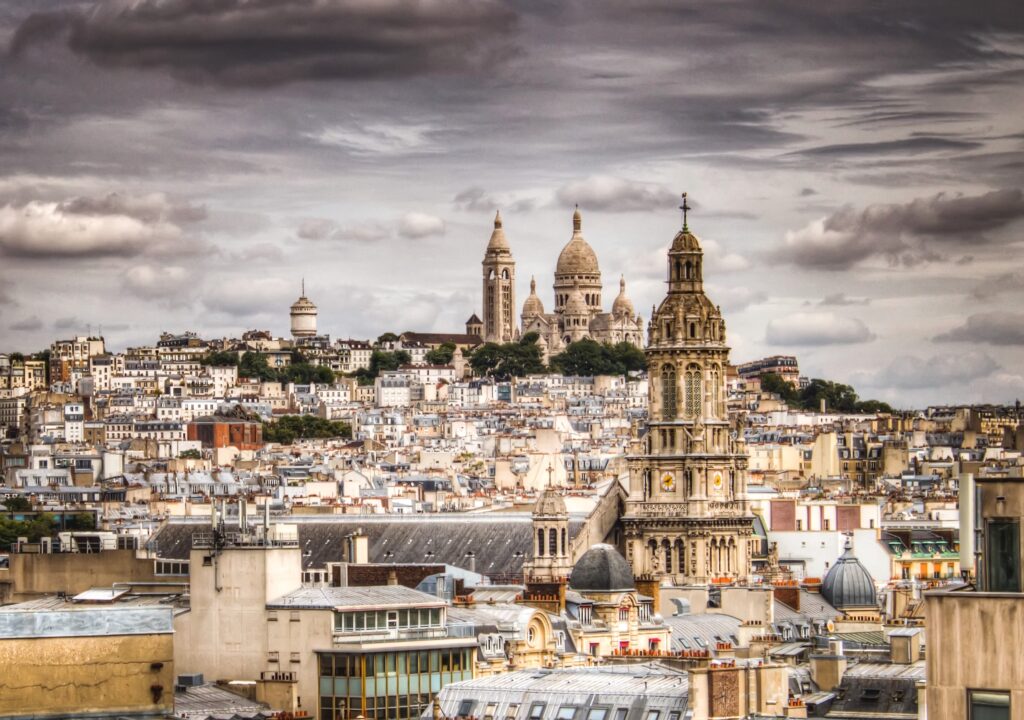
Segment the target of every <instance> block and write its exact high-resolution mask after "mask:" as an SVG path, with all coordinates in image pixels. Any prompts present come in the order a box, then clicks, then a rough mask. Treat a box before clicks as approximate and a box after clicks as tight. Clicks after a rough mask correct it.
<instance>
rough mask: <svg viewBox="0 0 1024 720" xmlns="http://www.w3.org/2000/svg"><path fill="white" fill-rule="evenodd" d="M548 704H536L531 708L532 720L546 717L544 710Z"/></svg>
mask: <svg viewBox="0 0 1024 720" xmlns="http://www.w3.org/2000/svg"><path fill="white" fill-rule="evenodd" d="M546 706H547V703H542V702H535V703H534V704H533V705H531V706H530V720H540V719H541V717H543V716H544V708H545V707H546Z"/></svg>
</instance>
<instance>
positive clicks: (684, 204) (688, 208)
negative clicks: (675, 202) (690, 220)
mask: <svg viewBox="0 0 1024 720" xmlns="http://www.w3.org/2000/svg"><path fill="white" fill-rule="evenodd" d="M679 209H680V210H682V211H683V231H684V232H685V231H686V230H688V229H689V228H687V227H686V213H688V212H689V211H690V206H689V205H688V204H687V203H686V193H683V204H682V205H680V206H679Z"/></svg>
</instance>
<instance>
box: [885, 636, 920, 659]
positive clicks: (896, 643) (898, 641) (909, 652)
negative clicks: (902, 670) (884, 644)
mask: <svg viewBox="0 0 1024 720" xmlns="http://www.w3.org/2000/svg"><path fill="white" fill-rule="evenodd" d="M889 657H890V659H891V660H892V661H893V662H894V663H896V664H897V665H913V664H914V663H916V662H917V661H918V660H920V659H921V630H920V628H905V629H902V630H896V631H894V632H893V633H892V634H891V635H890V636H889Z"/></svg>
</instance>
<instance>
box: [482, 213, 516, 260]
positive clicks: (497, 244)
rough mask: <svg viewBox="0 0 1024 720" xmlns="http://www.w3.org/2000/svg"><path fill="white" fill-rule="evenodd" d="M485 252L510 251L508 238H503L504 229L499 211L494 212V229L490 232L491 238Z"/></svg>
mask: <svg viewBox="0 0 1024 720" xmlns="http://www.w3.org/2000/svg"><path fill="white" fill-rule="evenodd" d="M487 252H489V253H490V252H511V248H509V246H508V240H506V239H505V230H504V228H503V227H502V223H501V211H500V210H499V211H498V212H496V213H495V214H494V230H493V231H492V232H491V239H490V241H488V243H487Z"/></svg>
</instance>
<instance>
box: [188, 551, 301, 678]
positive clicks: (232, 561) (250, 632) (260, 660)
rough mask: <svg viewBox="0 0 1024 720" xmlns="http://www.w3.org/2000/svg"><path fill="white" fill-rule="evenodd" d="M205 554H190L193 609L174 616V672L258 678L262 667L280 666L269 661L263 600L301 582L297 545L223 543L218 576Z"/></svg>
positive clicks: (206, 553) (197, 552)
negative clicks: (237, 546) (290, 546)
mask: <svg viewBox="0 0 1024 720" xmlns="http://www.w3.org/2000/svg"><path fill="white" fill-rule="evenodd" d="M208 554H209V550H206V549H194V550H193V551H192V554H191V566H190V569H189V570H190V573H191V577H190V586H191V587H190V596H191V600H190V602H191V609H190V610H189V612H187V613H184V614H182V615H179V616H178V617H176V618H175V621H174V631H175V633H176V634H177V642H175V645H174V652H175V661H176V664H177V666H178V672H179V673H195V672H200V673H203V675H204V676H206V677H207V678H208V679H210V680H219V679H223V680H256V679H258V678H259V675H260V673H261V672H262V671H264V670H271V669H278V668H273V667H271V666H270V665H269V663H268V652H267V651H268V648H267V631H266V628H267V610H266V604H267V603H268V602H269V601H271V600H274V599H276V598H279V597H281V596H282V595H284V594H286V593H288V592H290V591H292V590H295V589H297V588H299V587H300V586H301V585H302V566H301V555H300V550H299V548H298V547H294V548H260V547H251V548H250V547H246V548H227V549H225V550H224V551H223V552H222V553H221V554H220V556H219V557H218V558H217V565H218V566H219V573H218V575H219V579H215V572H214V570H215V566H214V564H212V563H211V564H209V565H207V564H204V561H203V558H204V556H206V555H208ZM217 582H219V585H220V590H219V591H218V590H217V589H216V587H215V585H216V583H217ZM279 669H285V670H286V669H287V668H279Z"/></svg>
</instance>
